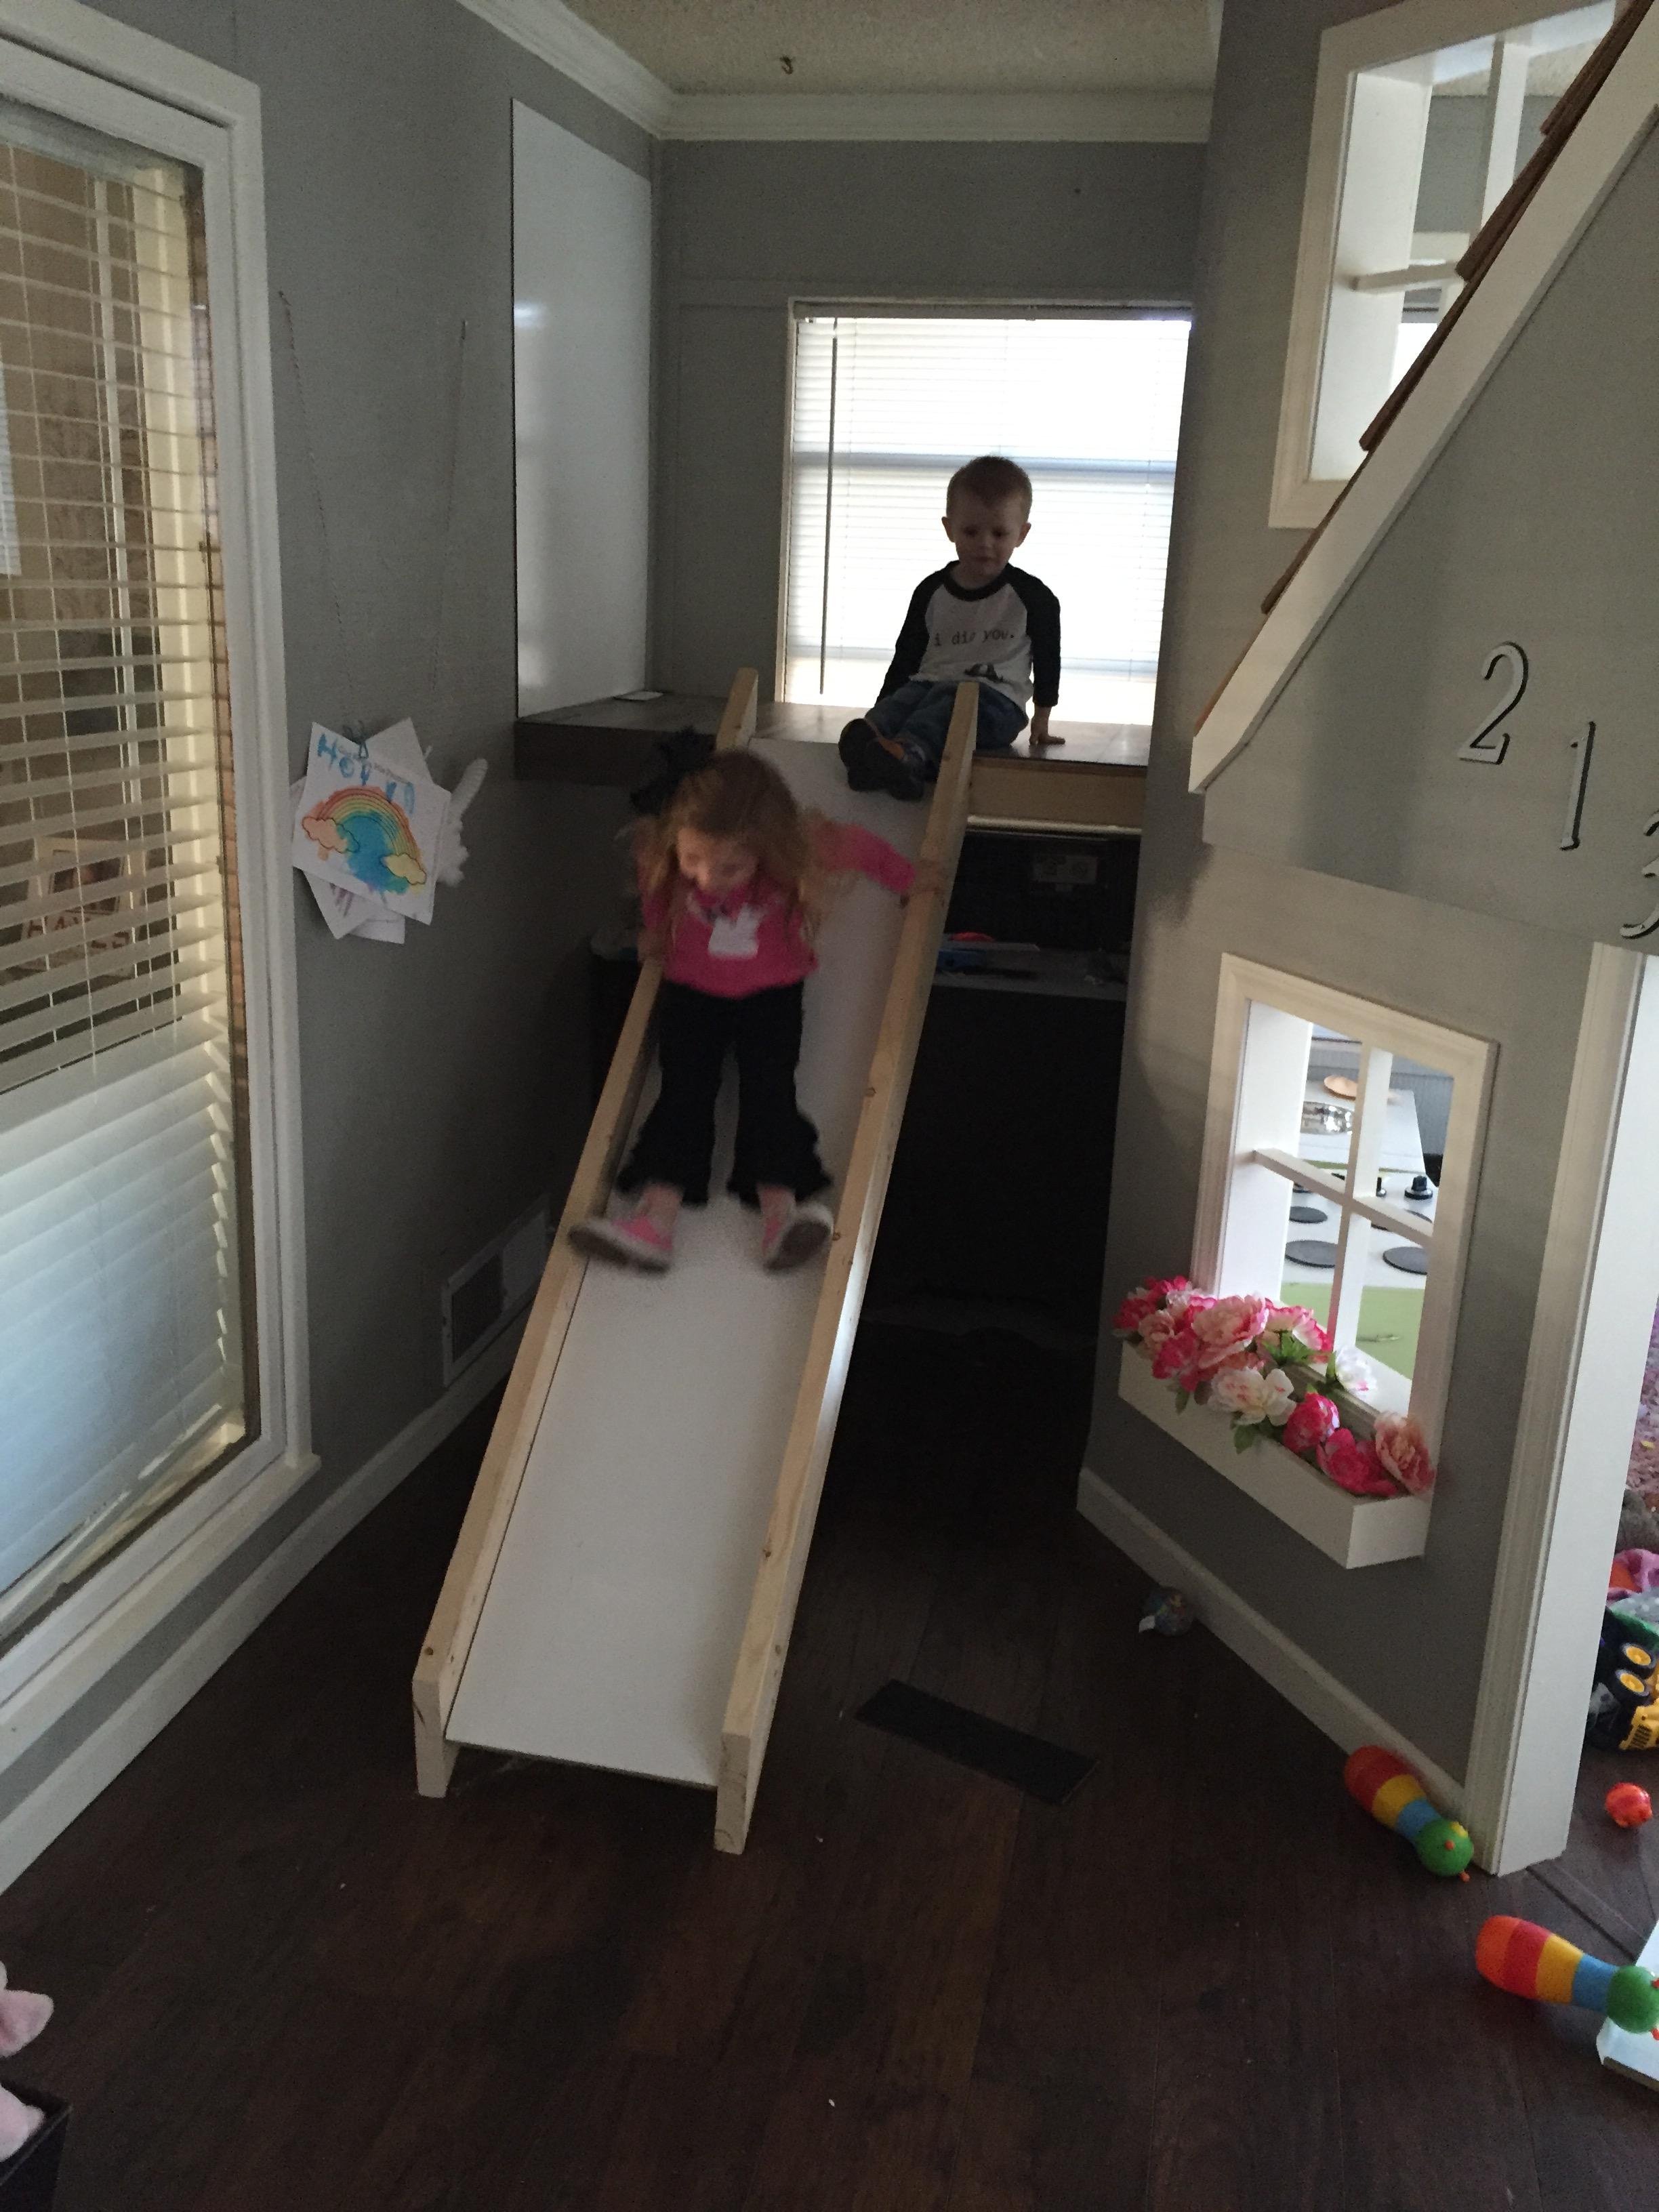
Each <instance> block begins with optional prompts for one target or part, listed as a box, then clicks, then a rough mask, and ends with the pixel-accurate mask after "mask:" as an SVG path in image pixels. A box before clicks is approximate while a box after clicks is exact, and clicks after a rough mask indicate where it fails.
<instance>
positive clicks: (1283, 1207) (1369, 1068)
mask: <svg viewBox="0 0 1659 2212" xmlns="http://www.w3.org/2000/svg"><path fill="white" fill-rule="evenodd" d="M1308 1024H1316V1025H1318V1026H1320V1027H1322V1028H1325V1029H1330V1030H1336V1031H1338V1032H1339V1033H1340V1035H1342V1036H1352V1037H1358V1038H1359V1039H1360V1040H1362V1043H1363V1048H1364V1049H1363V1051H1362V1054H1361V1061H1360V1068H1361V1073H1360V1096H1359V1098H1358V1102H1357V1111H1356V1114H1355V1117H1354V1128H1353V1137H1352V1147H1351V1151H1350V1155H1349V1159H1350V1164H1349V1169H1348V1175H1347V1180H1346V1183H1345V1182H1339V1181H1337V1180H1336V1178H1335V1177H1334V1176H1330V1175H1328V1174H1326V1173H1324V1172H1323V1171H1322V1170H1320V1169H1318V1168H1316V1167H1315V1166H1314V1165H1313V1164H1312V1163H1311V1162H1310V1161H1307V1160H1304V1159H1301V1158H1297V1156H1296V1155H1295V1153H1294V1151H1293V1146H1292V1144H1287V1143H1286V1142H1285V1137H1286V1135H1287V1133H1290V1132H1292V1131H1295V1130H1297V1129H1298V1128H1299V1127H1300V1121H1301V1109H1302V1099H1303V1091H1304V1085H1305V1084H1306V1081H1307V1069H1308V1026H1307V1025H1308ZM1496 1049H1497V1048H1496V1047H1495V1046H1493V1045H1492V1044H1491V1043H1489V1042H1486V1041H1485V1040H1483V1039H1481V1038H1479V1037H1472V1036H1464V1035H1463V1034H1462V1032H1461V1031H1459V1030H1448V1029H1443V1028H1441V1027H1440V1026H1439V1024H1437V1023H1434V1022H1429V1021H1425V1020H1423V1019H1422V1018H1420V1017H1419V1016H1418V1015H1415V1014H1408V1013H1403V1012H1401V1011H1400V1010H1399V1009H1398V1008H1396V1007H1392V1006H1379V1005H1376V1004H1375V1003H1373V1002H1372V1001H1371V1000H1366V999H1358V998H1355V997H1353V996H1352V994H1350V993H1348V992H1346V991H1340V990H1337V989H1334V987H1331V986H1329V985H1328V984H1324V983H1317V982H1314V981H1310V979H1309V978H1308V977H1306V976H1302V975H1287V974H1285V973H1284V972H1283V971H1281V970H1280V969H1274V968H1267V967H1263V966H1261V964H1260V963H1258V962H1256V961H1254V960H1244V959H1241V958H1239V957H1237V955H1236V954H1234V953H1226V954H1224V956H1223V957H1222V963H1221V984H1220V990H1219V994H1218V1000H1217V1006H1216V1026H1215V1046H1214V1052H1213V1056H1212V1061H1211V1070H1210V1098H1209V1109H1208V1114H1207V1117H1206V1124H1205V1137H1204V1159H1203V1166H1202V1170H1201V1171H1200V1183H1199V1199H1198V1212H1197V1218H1196V1221H1195V1223H1194V1232H1193V1258H1192V1267H1191V1274H1192V1278H1193V1280H1194V1282H1196V1283H1200V1284H1202V1285H1204V1286H1205V1288H1206V1289H1207V1290H1210V1291H1214V1292H1215V1293H1216V1294H1217V1295H1218V1296H1220V1297H1231V1296H1233V1295H1235V1294H1237V1293H1241V1292H1256V1293H1266V1294H1267V1295H1268V1296H1272V1295H1273V1294H1275V1293H1276V1291H1277V1289H1278V1285H1279V1283H1280V1281H1281V1280H1282V1279H1283V1275H1284V1266H1285V1237H1286V1234H1287V1230H1288V1224H1287V1214H1288V1211H1289V1207H1290V1200H1291V1182H1293V1181H1295V1182H1301V1183H1302V1184H1304V1187H1305V1188H1308V1189H1310V1190H1312V1191H1315V1192H1316V1193H1317V1194H1319V1195H1320V1196H1321V1197H1322V1198H1325V1199H1328V1200H1334V1201H1335V1202H1336V1203H1338V1204H1339V1205H1340V1206H1341V1208H1342V1209H1343V1217H1344V1219H1345V1222H1346V1218H1347V1217H1348V1216H1350V1215H1352V1217H1353V1218H1354V1222H1355V1226H1356V1233H1357V1234H1363V1233H1364V1226H1365V1225H1367V1224H1370V1225H1376V1226H1377V1227H1379V1228H1384V1229H1388V1230H1389V1231H1393V1232H1395V1233H1397V1234H1398V1235H1400V1236H1401V1237H1403V1238H1407V1239H1408V1240H1409V1241H1410V1242H1412V1243H1415V1244H1430V1245H1431V1249H1432V1250H1433V1253H1434V1265H1433V1267H1431V1270H1430V1273H1429V1274H1428V1276H1427V1278H1426V1279H1425V1285H1424V1291H1423V1319H1422V1324H1421V1328H1420V1330H1419V1337H1418V1349H1417V1357H1416V1360H1415V1363H1414V1372H1413V1376H1412V1381H1411V1393H1410V1410H1411V1413H1412V1415H1413V1419H1416V1420H1417V1421H1418V1422H1419V1424H1420V1425H1421V1426H1422V1429H1423V1432H1424V1435H1425V1437H1426V1439H1427V1442H1428V1447H1429V1451H1430V1455H1431V1456H1437V1455H1438V1453H1439V1449H1440V1436H1441V1428H1442V1425H1443V1420H1444V1418H1445V1409H1446V1396H1447V1392H1448V1389H1449V1385H1450V1381H1451V1364H1452V1352H1453V1340H1454V1337H1455V1331H1456V1326H1457V1313H1458V1307H1459V1304H1460V1302H1461V1300H1462V1292H1463V1271H1464V1267H1465V1265H1466V1262H1467V1259H1468V1231H1469V1221H1470V1217H1471V1215H1472V1213H1473V1211H1474V1192H1475V1186H1476V1182H1477V1181H1478V1179H1479V1175H1480V1152H1481V1143H1482V1139H1483V1136H1484V1133H1485V1129H1486V1108H1487V1101H1488V1097H1489V1094H1490V1091H1491V1083H1492V1062H1493V1060H1494V1058H1495V1056H1496ZM1395 1059H1401V1060H1414V1061H1416V1062H1418V1063H1419V1065H1420V1066H1426V1067H1432V1068H1435V1069H1437V1070H1439V1071H1441V1072H1443V1073H1445V1074H1447V1075H1449V1076H1450V1077H1451V1079H1452V1105H1451V1118H1450V1121H1449V1124H1448V1127H1447V1132H1446V1150H1445V1155H1444V1158H1443V1164H1442V1168H1441V1177H1440V1185H1439V1191H1438V1194H1437V1198H1436V1201H1435V1218H1434V1225H1433V1230H1432V1235H1431V1236H1430V1235H1429V1234H1427V1233H1425V1228H1424V1224H1423V1222H1422V1220H1421V1219H1420V1218H1419V1217H1418V1216H1416V1215H1415V1214H1413V1213H1410V1212H1407V1210H1406V1209H1405V1208H1403V1207H1401V1206H1396V1205H1395V1204H1393V1203H1392V1202H1391V1201H1389V1200H1383V1199H1378V1198H1375V1197H1373V1196H1372V1195H1371V1193H1372V1191H1373V1190H1374V1188H1375V1186H1376V1151H1377V1147H1378V1146H1379V1145H1380V1142H1381V1137H1382V1131H1381V1126H1380V1121H1379V1120H1378V1117H1377V1115H1376V1113H1375V1111H1374V1110H1373V1111H1372V1112H1370V1114H1369V1115H1368V1113H1367V1111H1366V1108H1367V1104H1368V1102H1369V1101H1370V1099H1371V1098H1373V1097H1378V1096H1381V1095H1384V1094H1386V1092H1387V1090H1388V1086H1389V1073H1390V1069H1391V1067H1392V1064H1393V1061H1394V1060H1395ZM1339 1243H1340V1256H1339V1260H1338V1265H1337V1268H1336V1272H1335V1278H1334V1281H1333V1283H1332V1286H1331V1309H1330V1313H1331V1326H1332V1333H1333V1334H1334V1337H1335V1338H1336V1340H1337V1342H1338V1343H1339V1344H1340V1343H1344V1342H1352V1338H1353V1334H1354V1331H1353V1329H1352V1328H1346V1330H1345V1328H1344V1327H1343V1316H1345V1315H1346V1312H1347V1310H1349V1309H1350V1308H1352V1310H1353V1311H1354V1312H1355V1313H1357V1310H1358V1299H1359V1290H1358V1286H1356V1285H1352V1284H1349V1285H1346V1286H1345V1281H1344V1274H1345V1270H1344V1265H1343V1262H1344V1261H1345V1260H1346V1251H1347V1244H1348V1237H1347V1236H1346V1234H1345V1235H1343V1236H1342V1237H1340V1240H1339ZM1376 1410H1378V1411H1381V1410H1382V1407H1380V1406H1379V1407H1377V1408H1376ZM1401 1410H1403V1409H1401Z"/></svg>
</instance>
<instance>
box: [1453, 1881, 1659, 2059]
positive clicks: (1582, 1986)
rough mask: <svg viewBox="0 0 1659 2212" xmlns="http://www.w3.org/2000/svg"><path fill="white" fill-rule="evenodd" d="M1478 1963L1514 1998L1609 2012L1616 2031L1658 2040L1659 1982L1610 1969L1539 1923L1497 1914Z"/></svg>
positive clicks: (1479, 1947) (1481, 1941) (1635, 1970)
mask: <svg viewBox="0 0 1659 2212" xmlns="http://www.w3.org/2000/svg"><path fill="white" fill-rule="evenodd" d="M1474 1963H1475V1965H1476V1966H1477V1967H1479V1969H1480V1972H1481V1973H1482V1974H1483V1975H1484V1976H1485V1977H1486V1980H1487V1981H1489V1982H1491V1983H1492V1984H1494V1985H1495V1986H1496V1987H1497V1988H1498V1989H1500V1990H1509V1992H1510V1995H1511V1996H1517V1997H1538V1998H1541V2000H1542V2001H1543V2002H1545V2003H1546V2004H1570V2005H1583V2006H1584V2008H1586V2009H1587V2010H1588V2011H1590V2012H1599V2013H1605V2014H1606V2015H1607V2018H1608V2019H1609V2020H1610V2021H1612V2022H1613V2026H1614V2027H1622V2028H1624V2029H1625V2030H1626V2033H1628V2034H1631V2035H1651V2036H1652V2037H1653V2038H1654V2039H1656V2041H1659V1981H1655V1980H1654V1979H1653V1978H1652V1977H1651V1976H1650V1974H1649V1973H1648V1972H1647V1970H1646V1969H1645V1968H1644V1967H1642V1966H1608V1964H1607V1960H1605V1959H1592V1958H1590V1957H1589V1956H1588V1954H1586V1953H1584V1952H1583V1951H1581V1950H1580V1949H1579V1948H1578V1946H1577V1944H1576V1943H1569V1942H1567V1940H1566V1938H1565V1936H1552V1935H1551V1933H1550V1931H1549V1929H1547V1928H1541V1927H1540V1926H1539V1925H1538V1923H1537V1922H1536V1921H1535V1920H1517V1919H1516V1918H1515V1917H1514V1916H1513V1915H1512V1914H1510V1913H1508V1912H1500V1913H1497V1914H1495V1915H1494V1916H1493V1917H1492V1919H1490V1920H1488V1921H1487V1923H1486V1925H1485V1927H1483V1928H1482V1929H1481V1930H1480V1936H1478V1937H1477V1939H1476V1942H1475V1947H1474Z"/></svg>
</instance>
